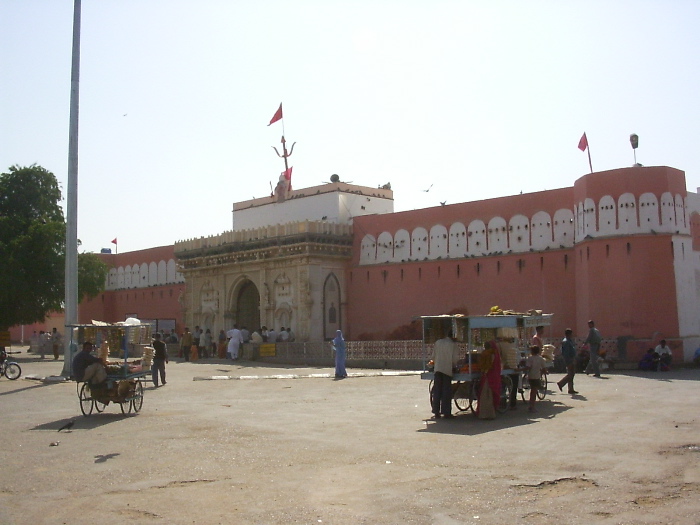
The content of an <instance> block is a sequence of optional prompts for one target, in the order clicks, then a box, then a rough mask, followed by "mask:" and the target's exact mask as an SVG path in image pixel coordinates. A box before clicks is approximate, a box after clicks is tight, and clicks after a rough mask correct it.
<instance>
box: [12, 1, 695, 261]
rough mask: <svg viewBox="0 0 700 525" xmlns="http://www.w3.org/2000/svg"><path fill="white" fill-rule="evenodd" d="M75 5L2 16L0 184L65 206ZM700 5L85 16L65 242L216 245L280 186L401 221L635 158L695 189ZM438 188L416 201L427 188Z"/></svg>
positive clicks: (154, 11)
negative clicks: (382, 200) (31, 175)
mask: <svg viewBox="0 0 700 525" xmlns="http://www.w3.org/2000/svg"><path fill="white" fill-rule="evenodd" d="M72 19H73V2H72V1H71V0H0V23H1V25H2V31H1V32H0V73H1V75H0V170H2V171H7V168H8V167H9V166H11V165H14V164H19V165H22V166H24V165H30V164H33V163H36V164H39V165H41V166H43V167H45V168H47V169H48V170H50V171H52V172H53V173H54V174H55V175H56V176H57V178H58V180H59V182H60V183H61V186H62V188H63V189H64V190H65V187H66V180H67V168H68V123H69V104H70V64H71V36H72ZM699 21H700V2H697V1H696V0H664V1H662V0H658V1H644V0H637V1H615V2H610V1H608V0H606V1H590V0H589V1H586V2H573V1H554V0H551V1H535V0H529V1H527V2H524V1H520V0H518V1H498V0H491V1H480V2H476V1H466V0H455V1H441V0H433V1H428V2H426V1H424V0H423V1H413V0H395V1H389V0H371V1H370V0H368V1H364V0H355V1H347V2H345V1H342V2H341V1H334V0H317V1H308V0H299V1H290V0H284V1H277V0H274V1H273V0H260V1H252V0H249V1H246V0H239V1H234V0H197V1H193V0H189V1H181V0H83V2H82V42H81V44H82V45H81V71H80V141H79V143H80V154H79V155H80V156H79V159H80V160H79V192H78V199H79V211H78V237H79V238H80V239H81V241H82V243H83V244H82V250H85V251H99V250H100V248H103V247H112V248H113V247H114V246H113V245H112V244H110V241H111V240H112V239H113V238H115V237H117V238H118V239H119V252H125V251H132V250H139V249H144V248H148V247H152V246H161V245H166V244H172V243H173V242H175V241H177V240H181V239H187V238H192V237H199V236H206V235H212V234H217V233H220V232H222V231H225V230H227V229H230V227H231V208H232V203H233V202H236V201H240V200H246V199H250V198H252V197H262V196H265V195H268V194H269V193H270V182H271V181H272V182H273V184H274V182H275V181H276V180H277V178H278V176H279V174H280V172H281V171H282V170H283V162H282V160H281V159H279V158H278V157H277V155H276V154H275V152H274V151H273V150H272V147H271V146H277V147H278V149H279V142H280V137H281V134H282V123H280V122H278V123H276V124H273V125H272V126H270V127H267V123H268V122H269V121H270V118H271V117H272V115H273V114H274V112H275V111H276V109H277V107H278V106H279V103H280V102H283V103H284V117H285V118H284V131H285V135H286V138H287V141H288V142H289V143H290V144H291V143H292V142H297V144H296V147H295V148H294V153H293V155H292V157H290V164H291V165H292V166H294V177H293V181H292V182H293V185H294V187H296V188H300V187H305V186H312V185H317V184H319V183H321V182H325V181H328V180H329V178H330V175H331V174H333V173H337V174H338V175H340V178H341V180H343V181H352V182H354V183H355V184H361V185H366V186H370V187H376V186H379V185H380V184H384V183H386V182H391V185H392V188H393V189H394V199H395V209H396V210H397V211H401V210H407V209H414V208H425V207H430V206H435V205H439V202H440V201H447V202H448V203H455V202H464V201H471V200H479V199H483V198H491V197H499V196H504V195H511V194H516V193H519V192H520V191H523V192H525V193H527V192H530V191H540V190H543V189H553V188H559V187H564V186H570V185H572V184H573V182H574V181H575V180H576V179H577V178H579V177H580V176H582V175H584V174H585V173H587V172H588V160H587V157H586V154H585V153H582V152H581V151H579V150H578V148H577V145H578V141H579V139H580V137H581V134H582V133H583V132H584V131H586V132H587V135H588V139H589V143H590V147H591V155H592V159H593V168H594V170H596V171H602V170H607V169H613V168H618V167H622V166H630V165H632V164H633V162H634V157H633V152H632V149H631V147H630V144H629V135H630V133H633V132H634V133H637V134H638V135H639V143H640V146H639V149H638V150H637V160H638V162H640V163H642V164H644V165H648V166H651V165H667V166H672V167H675V168H678V169H681V170H684V171H685V172H686V178H687V187H688V189H689V190H691V191H696V189H697V187H698V186H700V156H699V155H698V154H697V144H698V138H699V137H698V134H699V133H698V124H699V123H700V101H699V100H698V98H699V95H698V93H699V90H698V87H699V84H700V31H698V22H699ZM430 184H434V186H433V187H432V189H431V190H430V192H428V193H426V192H424V191H422V190H424V189H426V188H428V187H429V186H430Z"/></svg>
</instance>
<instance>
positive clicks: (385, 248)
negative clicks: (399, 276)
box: [377, 232, 394, 263]
mask: <svg viewBox="0 0 700 525" xmlns="http://www.w3.org/2000/svg"><path fill="white" fill-rule="evenodd" d="M393 256H394V238H393V237H392V236H391V234H390V233H389V232H382V233H380V234H379V237H377V262H378V263H385V262H389V261H391V259H392V258H393Z"/></svg>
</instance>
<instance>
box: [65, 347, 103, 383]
mask: <svg viewBox="0 0 700 525" xmlns="http://www.w3.org/2000/svg"><path fill="white" fill-rule="evenodd" d="M93 348H94V347H93V345H92V343H91V342H90V341H85V342H84V343H83V351H82V352H78V353H77V354H76V356H75V357H74V358H73V378H75V380H76V381H78V382H80V381H85V382H86V383H90V384H91V385H98V384H100V383H104V382H105V381H106V380H107V371H106V370H105V365H104V363H103V362H102V360H101V359H100V358H99V357H97V356H94V355H92V354H91V353H90V352H92V350H93Z"/></svg>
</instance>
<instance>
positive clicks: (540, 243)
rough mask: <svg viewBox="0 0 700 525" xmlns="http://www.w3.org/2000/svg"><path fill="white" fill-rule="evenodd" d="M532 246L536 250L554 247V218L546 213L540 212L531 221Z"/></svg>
mask: <svg viewBox="0 0 700 525" xmlns="http://www.w3.org/2000/svg"><path fill="white" fill-rule="evenodd" d="M530 244H531V245H532V247H533V249H535V250H544V249H545V248H548V247H551V245H552V217H551V216H550V215H549V213H547V212H546V211H538V212H537V213H535V214H534V215H533V216H532V220H531V221H530Z"/></svg>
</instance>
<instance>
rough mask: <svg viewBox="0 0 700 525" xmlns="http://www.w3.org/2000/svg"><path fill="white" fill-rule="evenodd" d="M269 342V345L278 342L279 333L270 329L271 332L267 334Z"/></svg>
mask: <svg viewBox="0 0 700 525" xmlns="http://www.w3.org/2000/svg"><path fill="white" fill-rule="evenodd" d="M267 342H268V343H276V342H277V332H275V329H274V328H270V330H269V331H268V332H267Z"/></svg>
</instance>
